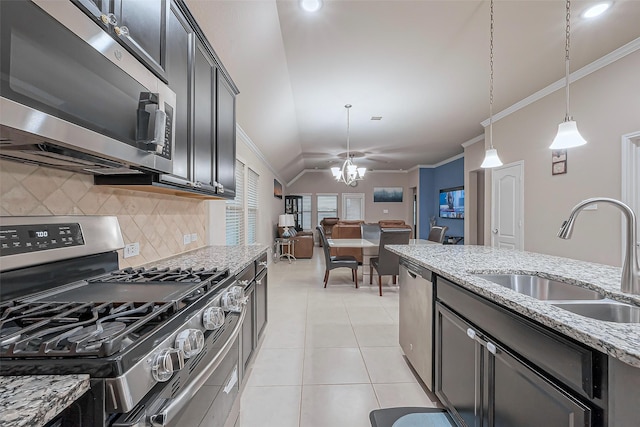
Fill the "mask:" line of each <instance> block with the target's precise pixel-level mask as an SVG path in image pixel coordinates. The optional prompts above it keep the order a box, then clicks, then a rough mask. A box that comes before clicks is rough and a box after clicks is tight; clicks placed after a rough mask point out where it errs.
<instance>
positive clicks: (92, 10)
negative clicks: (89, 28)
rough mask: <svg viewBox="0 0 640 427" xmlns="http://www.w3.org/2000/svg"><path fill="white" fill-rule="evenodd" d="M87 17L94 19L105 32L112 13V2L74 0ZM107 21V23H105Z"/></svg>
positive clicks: (108, 0)
mask: <svg viewBox="0 0 640 427" xmlns="http://www.w3.org/2000/svg"><path fill="white" fill-rule="evenodd" d="M72 1H73V3H74V4H75V5H76V6H78V7H79V8H80V9H82V10H83V11H84V12H85V13H86V14H87V15H89V16H90V17H91V18H93V19H94V20H95V21H96V22H97V23H98V24H100V26H101V27H103V28H104V29H105V30H106V29H107V28H108V23H107V22H108V21H107V15H108V14H109V13H110V12H111V10H110V8H109V3H110V0H72ZM105 21H107V22H105Z"/></svg>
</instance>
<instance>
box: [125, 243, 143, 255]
mask: <svg viewBox="0 0 640 427" xmlns="http://www.w3.org/2000/svg"><path fill="white" fill-rule="evenodd" d="M136 255H140V243H138V242H134V243H129V244H128V245H125V247H124V254H123V256H124V257H125V258H129V257H132V256H136Z"/></svg>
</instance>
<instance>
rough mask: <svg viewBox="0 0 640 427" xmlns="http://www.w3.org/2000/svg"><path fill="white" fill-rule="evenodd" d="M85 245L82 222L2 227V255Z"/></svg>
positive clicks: (0, 228)
mask: <svg viewBox="0 0 640 427" xmlns="http://www.w3.org/2000/svg"><path fill="white" fill-rule="evenodd" d="M79 245H84V237H83V236H82V230H81V228H80V224H77V223H72V224H46V225H40V226H37V227H34V226H33V225H15V226H4V225H3V226H2V227H0V255H2V256H6V255H17V254H22V253H29V252H36V251H45V250H49V249H59V248H66V247H69V246H79Z"/></svg>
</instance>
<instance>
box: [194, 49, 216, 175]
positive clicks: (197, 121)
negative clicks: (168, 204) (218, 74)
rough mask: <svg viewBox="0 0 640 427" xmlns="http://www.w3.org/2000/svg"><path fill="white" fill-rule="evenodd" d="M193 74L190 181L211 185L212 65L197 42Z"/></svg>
mask: <svg viewBox="0 0 640 427" xmlns="http://www.w3.org/2000/svg"><path fill="white" fill-rule="evenodd" d="M194 65H195V75H194V85H195V91H194V101H195V102H194V109H193V113H194V114H193V124H194V144H193V151H194V153H193V181H195V182H197V183H199V185H203V186H212V185H213V168H212V163H213V158H214V157H213V156H214V153H215V150H214V140H213V123H214V121H213V117H214V103H213V100H214V98H213V97H214V87H213V84H214V81H215V80H214V73H215V67H214V65H213V62H212V61H211V59H210V57H209V55H208V54H207V52H206V50H205V48H204V47H203V46H202V45H201V44H200V43H199V42H198V43H197V44H196V49H195V60H194Z"/></svg>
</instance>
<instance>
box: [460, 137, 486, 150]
mask: <svg viewBox="0 0 640 427" xmlns="http://www.w3.org/2000/svg"><path fill="white" fill-rule="evenodd" d="M480 141H484V134H482V135H478V136H476V137H475V138H471V139H470V140H468V141H467V142H463V143H462V144H460V145H462V147H464V148H467V147H469V146H471V145H473V144H475V143H476V142H480Z"/></svg>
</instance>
